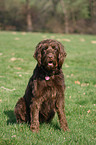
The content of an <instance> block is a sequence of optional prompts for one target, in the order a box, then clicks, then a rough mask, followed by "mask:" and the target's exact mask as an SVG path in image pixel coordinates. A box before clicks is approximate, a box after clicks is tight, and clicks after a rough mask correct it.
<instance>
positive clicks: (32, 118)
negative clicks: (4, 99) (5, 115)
mask: <svg viewBox="0 0 96 145" xmlns="http://www.w3.org/2000/svg"><path fill="white" fill-rule="evenodd" d="M65 57H66V52H65V50H64V47H63V45H62V44H61V43H60V42H58V41H56V40H52V39H47V40H43V41H41V42H40V43H39V44H38V45H37V47H36V51H35V54H34V58H35V59H36V60H37V62H38V63H37V66H36V68H35V70H34V72H33V75H32V77H31V78H30V80H29V83H28V85H27V88H26V91H25V95H24V96H23V97H22V98H20V99H19V100H18V102H17V104H16V106H15V115H16V120H17V122H18V123H22V122H28V123H30V129H31V130H32V131H33V132H34V131H35V132H38V130H39V122H47V123H48V122H50V121H51V120H52V119H53V117H54V115H55V112H57V114H58V117H59V121H60V127H61V129H63V130H64V131H66V130H67V129H68V125H67V121H66V116H65V112H64V90H65V84H64V75H63V73H62V69H61V68H62V64H63V62H64V59H65Z"/></svg>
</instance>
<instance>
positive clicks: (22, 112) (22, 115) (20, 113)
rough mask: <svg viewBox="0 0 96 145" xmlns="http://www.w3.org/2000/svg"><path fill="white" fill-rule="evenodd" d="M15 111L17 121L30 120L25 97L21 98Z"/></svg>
mask: <svg viewBox="0 0 96 145" xmlns="http://www.w3.org/2000/svg"><path fill="white" fill-rule="evenodd" d="M14 113H15V115H16V121H17V123H23V122H29V116H28V113H27V108H26V103H25V99H24V98H20V99H19V100H18V102H17V104H16V106H15V109H14Z"/></svg>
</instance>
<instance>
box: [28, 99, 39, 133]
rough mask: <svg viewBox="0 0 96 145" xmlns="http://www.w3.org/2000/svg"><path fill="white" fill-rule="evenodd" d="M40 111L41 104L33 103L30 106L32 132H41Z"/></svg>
mask: <svg viewBox="0 0 96 145" xmlns="http://www.w3.org/2000/svg"><path fill="white" fill-rule="evenodd" d="M39 110H40V102H39V101H33V103H32V104H31V105H30V129H31V131H32V132H38V131H39Z"/></svg>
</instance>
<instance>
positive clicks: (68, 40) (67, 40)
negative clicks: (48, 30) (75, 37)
mask: <svg viewBox="0 0 96 145" xmlns="http://www.w3.org/2000/svg"><path fill="white" fill-rule="evenodd" d="M62 40H63V41H66V42H70V41H71V40H70V39H62Z"/></svg>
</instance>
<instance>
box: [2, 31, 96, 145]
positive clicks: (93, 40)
mask: <svg viewBox="0 0 96 145" xmlns="http://www.w3.org/2000/svg"><path fill="white" fill-rule="evenodd" d="M46 38H52V39H57V40H59V41H60V42H61V43H63V44H64V46H65V49H66V52H67V57H66V60H65V63H64V65H63V72H64V75H65V83H66V92H65V110H66V118H67V121H68V125H69V129H70V131H69V132H63V131H62V130H60V126H59V121H58V117H57V115H55V118H54V119H53V121H52V122H51V123H50V124H42V125H40V131H39V133H38V134H36V133H32V132H31V131H30V129H29V126H28V125H27V124H19V125H18V124H16V119H15V116H14V106H15V104H16V102H17V100H18V99H19V98H20V97H22V96H23V94H24V91H25V89H26V86H27V83H28V80H29V78H30V76H31V75H32V72H33V69H34V68H35V65H36V61H35V60H34V58H33V54H34V50H35V46H36V45H37V43H38V42H39V41H41V40H42V39H46ZM35 144H37V145H95V144H96V36H91V35H62V34H46V33H45V34H44V33H24V32H21V33H18V32H0V145H35Z"/></svg>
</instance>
